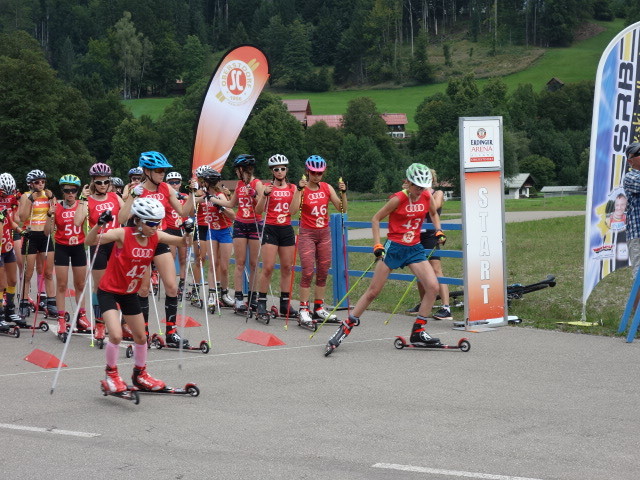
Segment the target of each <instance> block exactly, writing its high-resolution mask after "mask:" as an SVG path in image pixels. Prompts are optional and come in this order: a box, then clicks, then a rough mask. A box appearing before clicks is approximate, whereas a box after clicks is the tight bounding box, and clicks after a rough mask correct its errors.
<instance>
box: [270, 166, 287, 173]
mask: <svg viewBox="0 0 640 480" xmlns="http://www.w3.org/2000/svg"><path fill="white" fill-rule="evenodd" d="M271 170H273V171H274V172H286V171H287V167H273V168H272V169H271Z"/></svg>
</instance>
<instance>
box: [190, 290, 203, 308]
mask: <svg viewBox="0 0 640 480" xmlns="http://www.w3.org/2000/svg"><path fill="white" fill-rule="evenodd" d="M189 301H190V302H191V306H192V307H195V308H202V306H203V302H202V298H200V287H199V285H193V287H191V295H190V298H189Z"/></svg>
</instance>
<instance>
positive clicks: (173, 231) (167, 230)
mask: <svg viewBox="0 0 640 480" xmlns="http://www.w3.org/2000/svg"><path fill="white" fill-rule="evenodd" d="M163 232H164V233H168V234H169V235H173V236H174V237H182V230H180V229H179V228H165V229H164V230H163Z"/></svg>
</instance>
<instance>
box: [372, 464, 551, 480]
mask: <svg viewBox="0 0 640 480" xmlns="http://www.w3.org/2000/svg"><path fill="white" fill-rule="evenodd" d="M371 467H372V468H385V469H388V470H401V471H403V472H416V473H429V474H432V475H448V476H451V477H466V478H480V479H483V480H541V479H539V478H525V477H511V476H509V475H492V474H489V473H477V472H461V471H457V470H442V469H440V468H427V467H415V466H413V465H398V464H395V463H376V464H375V465H372V466H371Z"/></svg>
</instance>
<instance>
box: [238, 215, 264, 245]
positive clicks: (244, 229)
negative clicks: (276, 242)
mask: <svg viewBox="0 0 640 480" xmlns="http://www.w3.org/2000/svg"><path fill="white" fill-rule="evenodd" d="M261 231H262V223H261V222H258V223H257V224H256V222H251V223H245V222H238V221H237V220H236V221H235V222H233V238H246V239H248V240H259V239H260V232H261Z"/></svg>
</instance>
